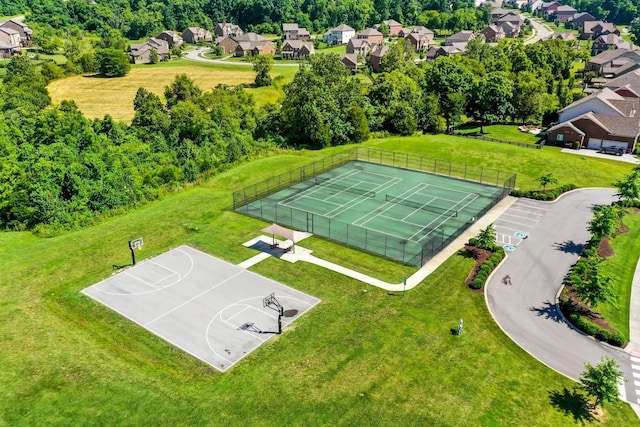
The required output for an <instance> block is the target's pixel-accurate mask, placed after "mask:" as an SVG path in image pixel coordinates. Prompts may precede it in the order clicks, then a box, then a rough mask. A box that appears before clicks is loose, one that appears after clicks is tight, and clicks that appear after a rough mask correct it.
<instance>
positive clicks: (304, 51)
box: [280, 40, 316, 60]
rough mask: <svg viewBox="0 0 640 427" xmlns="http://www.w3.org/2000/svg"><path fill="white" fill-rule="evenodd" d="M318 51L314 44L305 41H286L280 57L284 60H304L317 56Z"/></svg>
mask: <svg viewBox="0 0 640 427" xmlns="http://www.w3.org/2000/svg"><path fill="white" fill-rule="evenodd" d="M315 53H316V50H315V48H314V47H313V43H312V42H307V41H303V40H285V41H284V42H283V43H282V49H281V50H280V55H281V56H282V59H295V60H298V59H303V58H308V57H309V56H311V55H315Z"/></svg>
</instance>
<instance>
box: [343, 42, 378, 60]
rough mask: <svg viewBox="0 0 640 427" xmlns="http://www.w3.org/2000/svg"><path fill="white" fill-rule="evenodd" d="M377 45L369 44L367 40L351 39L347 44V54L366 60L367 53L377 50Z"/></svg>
mask: <svg viewBox="0 0 640 427" xmlns="http://www.w3.org/2000/svg"><path fill="white" fill-rule="evenodd" d="M378 45H379V43H375V42H370V41H369V40H367V39H359V38H356V37H354V38H352V39H350V40H349V43H347V53H355V54H356V55H360V56H362V57H363V58H366V57H367V55H368V54H369V52H371V51H373V50H374V49H375V48H377V47H378Z"/></svg>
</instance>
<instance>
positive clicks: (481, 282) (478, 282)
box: [471, 277, 486, 289]
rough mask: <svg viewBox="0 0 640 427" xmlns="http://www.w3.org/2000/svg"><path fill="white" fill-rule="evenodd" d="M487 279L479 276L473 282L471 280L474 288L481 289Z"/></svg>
mask: <svg viewBox="0 0 640 427" xmlns="http://www.w3.org/2000/svg"><path fill="white" fill-rule="evenodd" d="M485 280H486V279H480V278H478V277H476V278H475V279H473V282H471V287H472V288H473V289H480V288H482V285H484V281H485Z"/></svg>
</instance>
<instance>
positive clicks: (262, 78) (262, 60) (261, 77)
mask: <svg viewBox="0 0 640 427" xmlns="http://www.w3.org/2000/svg"><path fill="white" fill-rule="evenodd" d="M251 63H252V64H253V71H255V72H256V79H255V81H254V84H255V86H256V87H263V86H271V84H272V83H273V80H272V79H271V76H270V75H269V73H270V72H271V68H272V67H273V55H255V56H253V57H252V58H251Z"/></svg>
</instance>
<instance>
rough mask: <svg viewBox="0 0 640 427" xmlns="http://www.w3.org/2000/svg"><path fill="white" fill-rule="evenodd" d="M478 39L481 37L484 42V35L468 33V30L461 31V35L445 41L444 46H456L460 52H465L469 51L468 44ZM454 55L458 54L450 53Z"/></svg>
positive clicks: (457, 34)
mask: <svg viewBox="0 0 640 427" xmlns="http://www.w3.org/2000/svg"><path fill="white" fill-rule="evenodd" d="M476 37H480V38H481V39H482V40H483V41H484V35H482V34H475V33H474V32H473V31H468V30H464V31H460V32H459V33H456V34H454V35H452V36H450V37H447V38H446V39H444V43H443V46H454V47H456V48H457V49H458V50H460V51H462V52H464V51H466V50H467V44H468V43H469V42H470V41H471V40H473V39H475V38H476ZM452 53H457V52H454V51H451V52H449V54H452Z"/></svg>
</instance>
